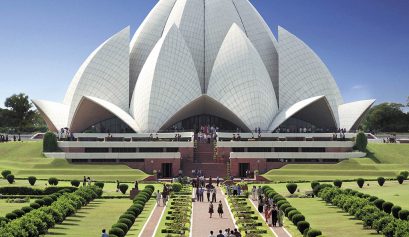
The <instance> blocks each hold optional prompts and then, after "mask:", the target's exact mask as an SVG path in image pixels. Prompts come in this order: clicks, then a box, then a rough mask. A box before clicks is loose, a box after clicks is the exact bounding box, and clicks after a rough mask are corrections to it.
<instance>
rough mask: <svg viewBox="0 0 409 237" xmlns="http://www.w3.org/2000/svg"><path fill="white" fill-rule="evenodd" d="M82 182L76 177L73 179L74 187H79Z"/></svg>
mask: <svg viewBox="0 0 409 237" xmlns="http://www.w3.org/2000/svg"><path fill="white" fill-rule="evenodd" d="M80 184H81V182H80V181H79V180H76V179H74V180H71V185H72V186H74V187H77V188H78V186H80Z"/></svg>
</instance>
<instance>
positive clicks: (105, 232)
mask: <svg viewBox="0 0 409 237" xmlns="http://www.w3.org/2000/svg"><path fill="white" fill-rule="evenodd" d="M101 237H109V235H108V233H107V231H106V230H105V229H103V230H102V235H101Z"/></svg>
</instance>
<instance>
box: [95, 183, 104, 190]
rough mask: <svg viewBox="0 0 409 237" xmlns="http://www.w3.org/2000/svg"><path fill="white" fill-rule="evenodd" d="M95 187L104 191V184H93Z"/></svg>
mask: <svg viewBox="0 0 409 237" xmlns="http://www.w3.org/2000/svg"><path fill="white" fill-rule="evenodd" d="M95 186H98V187H99V188H100V189H104V182H95Z"/></svg>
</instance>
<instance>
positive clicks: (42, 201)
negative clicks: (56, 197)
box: [34, 199, 45, 206]
mask: <svg viewBox="0 0 409 237" xmlns="http://www.w3.org/2000/svg"><path fill="white" fill-rule="evenodd" d="M34 202H35V203H37V204H38V205H40V206H44V205H45V202H44V200H43V199H37V200H35V201H34Z"/></svg>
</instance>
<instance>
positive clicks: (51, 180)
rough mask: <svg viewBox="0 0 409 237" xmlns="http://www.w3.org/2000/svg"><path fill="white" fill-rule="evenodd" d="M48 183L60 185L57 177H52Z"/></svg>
mask: <svg viewBox="0 0 409 237" xmlns="http://www.w3.org/2000/svg"><path fill="white" fill-rule="evenodd" d="M48 184H50V185H58V179H57V178H55V177H51V178H49V179H48Z"/></svg>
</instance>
